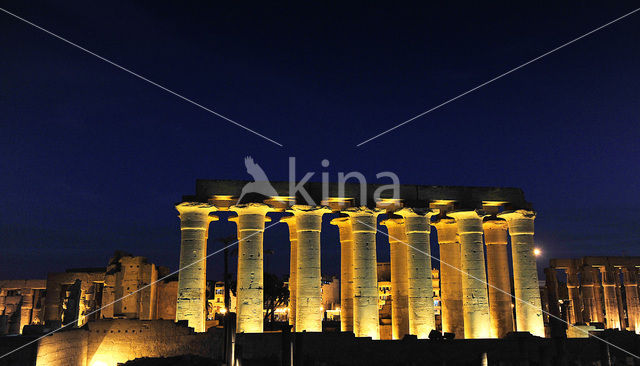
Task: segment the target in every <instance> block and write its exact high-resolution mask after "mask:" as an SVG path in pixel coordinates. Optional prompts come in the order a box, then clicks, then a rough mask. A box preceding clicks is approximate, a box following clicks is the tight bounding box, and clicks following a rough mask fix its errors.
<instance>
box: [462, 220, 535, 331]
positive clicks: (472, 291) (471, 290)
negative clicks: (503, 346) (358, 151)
mask: <svg viewBox="0 0 640 366" xmlns="http://www.w3.org/2000/svg"><path fill="white" fill-rule="evenodd" d="M449 216H451V217H453V218H454V219H455V220H456V224H457V225H458V238H459V240H460V269H461V270H462V272H463V273H462V310H463V312H464V337H465V338H466V339H475V338H490V337H491V318H490V316H489V300H488V294H487V284H486V278H487V277H486V276H487V273H486V271H485V265H484V245H483V243H482V235H483V229H482V216H480V215H478V213H477V212H476V211H458V212H452V213H450V214H449ZM539 298H540V297H538V299H539Z"/></svg>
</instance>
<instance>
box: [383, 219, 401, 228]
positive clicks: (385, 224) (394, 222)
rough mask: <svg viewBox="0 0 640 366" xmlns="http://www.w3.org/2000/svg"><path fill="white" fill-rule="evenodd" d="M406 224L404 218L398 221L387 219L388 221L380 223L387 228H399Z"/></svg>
mask: <svg viewBox="0 0 640 366" xmlns="http://www.w3.org/2000/svg"><path fill="white" fill-rule="evenodd" d="M402 224H404V219H402V218H396V219H386V220H382V221H381V222H380V225H384V226H386V227H391V226H399V225H402Z"/></svg>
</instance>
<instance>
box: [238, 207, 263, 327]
mask: <svg viewBox="0 0 640 366" xmlns="http://www.w3.org/2000/svg"><path fill="white" fill-rule="evenodd" d="M230 210H231V211H234V212H236V213H237V214H238V216H237V217H235V218H232V219H230V221H233V222H235V223H236V224H237V225H238V240H239V244H238V284H237V302H236V304H237V305H236V307H237V310H236V313H237V314H236V319H237V321H236V333H243V332H244V333H262V330H263V303H264V279H263V276H264V273H263V270H264V269H263V268H264V267H263V266H264V257H263V246H262V239H263V233H264V223H265V222H267V220H268V218H267V217H266V216H265V215H266V214H267V212H269V211H271V208H270V207H269V206H267V205H265V204H262V203H247V204H242V205H237V206H231V207H230Z"/></svg>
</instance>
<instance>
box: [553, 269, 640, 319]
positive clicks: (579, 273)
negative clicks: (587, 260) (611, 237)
mask: <svg viewBox="0 0 640 366" xmlns="http://www.w3.org/2000/svg"><path fill="white" fill-rule="evenodd" d="M562 269H563V270H564V271H565V272H566V276H567V285H566V286H567V293H568V296H569V304H568V307H567V321H568V322H569V323H571V324H582V323H590V322H596V323H605V324H606V328H607V329H625V328H626V329H629V330H631V331H640V297H639V296H638V285H639V283H638V268H637V267H636V266H620V267H619V268H618V267H617V266H613V265H610V264H603V265H597V266H596V265H584V266H581V265H578V264H576V263H574V265H569V266H567V267H563V268H562ZM621 274H622V283H621V282H620V275H621ZM555 276H556V273H555V270H554V269H553V268H550V270H549V271H548V272H547V277H549V278H550V280H551V281H547V282H548V283H549V282H551V283H553V284H554V286H557V278H556V277H555ZM622 286H624V289H625V300H626V301H623V297H622V293H621V287H622ZM554 291H556V292H557V289H555V290H554ZM555 297H557V296H555ZM625 305H626V315H627V316H626V324H625V316H624V314H625Z"/></svg>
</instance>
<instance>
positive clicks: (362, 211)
mask: <svg viewBox="0 0 640 366" xmlns="http://www.w3.org/2000/svg"><path fill="white" fill-rule="evenodd" d="M342 212H343V213H345V214H347V215H349V217H357V216H374V217H377V216H378V215H380V214H381V213H384V212H385V210H383V209H380V208H369V207H366V206H360V207H349V208H347V209H345V210H342Z"/></svg>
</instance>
